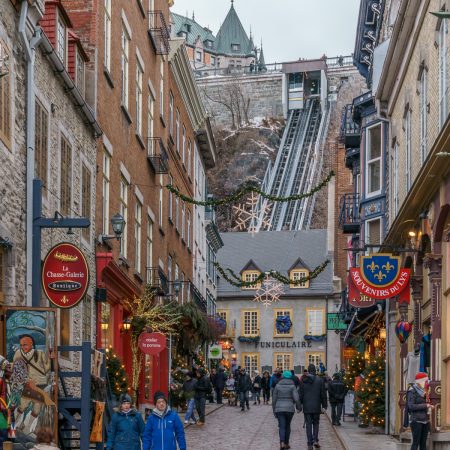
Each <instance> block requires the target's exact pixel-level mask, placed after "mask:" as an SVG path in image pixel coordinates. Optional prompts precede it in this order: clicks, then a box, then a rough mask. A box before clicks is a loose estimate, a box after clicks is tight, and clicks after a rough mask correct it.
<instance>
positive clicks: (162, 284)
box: [146, 267, 169, 296]
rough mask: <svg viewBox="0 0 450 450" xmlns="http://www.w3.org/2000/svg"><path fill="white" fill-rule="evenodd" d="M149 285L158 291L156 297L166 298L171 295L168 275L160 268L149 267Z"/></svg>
mask: <svg viewBox="0 0 450 450" xmlns="http://www.w3.org/2000/svg"><path fill="white" fill-rule="evenodd" d="M146 270H147V285H148V286H149V287H150V289H152V290H155V291H156V295H158V296H165V295H167V294H168V293H169V284H168V282H167V278H166V275H165V274H164V272H163V271H162V270H161V268H159V267H147V269H146Z"/></svg>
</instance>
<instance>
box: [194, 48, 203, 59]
mask: <svg viewBox="0 0 450 450" xmlns="http://www.w3.org/2000/svg"><path fill="white" fill-rule="evenodd" d="M195 60H196V61H197V62H202V52H200V51H198V50H196V51H195Z"/></svg>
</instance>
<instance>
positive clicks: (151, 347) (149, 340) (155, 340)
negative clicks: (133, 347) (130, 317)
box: [138, 333, 167, 355]
mask: <svg viewBox="0 0 450 450" xmlns="http://www.w3.org/2000/svg"><path fill="white" fill-rule="evenodd" d="M138 345H139V348H140V349H141V351H142V353H145V354H146V355H157V354H158V353H161V352H162V351H163V350H164V349H165V348H166V346H167V339H166V336H164V335H163V334H161V333H141V334H140V336H139V339H138Z"/></svg>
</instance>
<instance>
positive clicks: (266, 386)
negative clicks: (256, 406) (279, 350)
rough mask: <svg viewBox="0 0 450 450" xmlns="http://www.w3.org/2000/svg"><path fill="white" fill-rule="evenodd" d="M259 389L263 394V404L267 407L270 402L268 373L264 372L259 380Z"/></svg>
mask: <svg viewBox="0 0 450 450" xmlns="http://www.w3.org/2000/svg"><path fill="white" fill-rule="evenodd" d="M261 388H262V393H263V400H264V404H265V405H268V404H269V400H270V373H269V371H268V370H265V371H264V373H263V376H262V379H261Z"/></svg>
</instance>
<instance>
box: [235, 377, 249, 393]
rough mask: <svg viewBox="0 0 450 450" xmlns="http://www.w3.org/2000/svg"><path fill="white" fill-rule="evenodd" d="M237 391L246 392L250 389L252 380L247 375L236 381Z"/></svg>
mask: <svg viewBox="0 0 450 450" xmlns="http://www.w3.org/2000/svg"><path fill="white" fill-rule="evenodd" d="M237 385H238V390H239V392H247V391H250V389H251V388H252V379H251V378H250V375H249V374H247V373H246V374H245V375H241V376H240V377H239V380H238V383H237Z"/></svg>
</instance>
